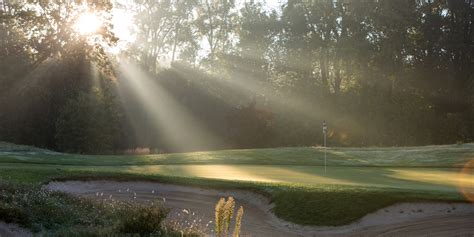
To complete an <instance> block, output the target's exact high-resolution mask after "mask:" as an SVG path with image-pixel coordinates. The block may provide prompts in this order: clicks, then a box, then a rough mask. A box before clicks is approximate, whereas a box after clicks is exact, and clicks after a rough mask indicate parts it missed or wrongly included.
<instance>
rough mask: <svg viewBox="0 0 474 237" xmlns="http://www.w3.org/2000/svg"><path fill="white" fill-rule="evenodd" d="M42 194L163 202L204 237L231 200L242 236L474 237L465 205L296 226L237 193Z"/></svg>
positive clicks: (69, 187)
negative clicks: (239, 213)
mask: <svg viewBox="0 0 474 237" xmlns="http://www.w3.org/2000/svg"><path fill="white" fill-rule="evenodd" d="M47 188H48V189H50V190H55V191H62V192H67V193H72V194H75V195H81V196H86V197H92V198H95V199H104V200H107V199H118V200H135V201H139V202H147V201H150V200H155V199H159V200H165V205H166V206H167V207H169V208H171V210H172V211H171V213H170V218H172V219H178V220H182V221H183V222H184V221H191V222H192V221H194V220H196V221H197V223H198V224H200V225H201V226H202V227H203V228H206V225H208V227H207V229H206V231H207V233H209V234H212V233H211V230H212V223H209V222H210V221H212V220H213V218H214V205H215V203H216V202H217V200H218V199H219V198H220V197H227V196H233V197H234V198H235V199H236V203H237V206H240V205H242V206H244V209H245V214H244V218H243V228H242V236H427V235H429V236H474V205H473V204H466V203H452V204H450V203H401V204H397V205H393V206H390V207H387V208H383V209H381V210H378V211H376V212H374V213H371V214H368V215H367V216H365V217H364V218H362V219H360V220H359V221H357V222H355V223H352V224H350V225H346V226H339V227H312V226H300V225H296V224H292V223H289V222H286V221H283V220H281V219H279V218H277V217H276V216H275V215H274V214H273V212H271V209H272V208H273V205H272V204H270V202H269V200H268V199H267V198H266V197H264V196H262V195H259V194H255V193H252V192H248V191H240V190H227V191H220V190H213V189H201V188H193V187H184V186H177V185H167V184H159V183H152V182H114V181H91V182H81V181H67V182H52V183H50V184H48V185H47Z"/></svg>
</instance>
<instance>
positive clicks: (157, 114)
mask: <svg viewBox="0 0 474 237" xmlns="http://www.w3.org/2000/svg"><path fill="white" fill-rule="evenodd" d="M119 66H120V67H119V70H120V71H121V72H122V73H123V77H120V78H119V93H120V94H121V96H120V97H121V98H122V99H125V98H123V97H125V96H124V95H125V94H126V92H128V93H130V96H133V97H136V98H137V99H138V101H139V102H140V104H141V105H142V106H144V108H146V112H147V115H148V118H149V119H150V120H149V121H152V123H153V124H154V126H155V128H154V129H156V131H160V132H161V133H162V135H163V138H164V141H163V142H164V143H166V144H167V145H168V146H169V147H172V148H173V149H175V150H179V149H182V148H183V147H186V148H188V149H191V150H199V149H212V148H213V147H220V146H221V145H222V141H221V139H218V138H217V137H215V135H214V134H211V133H210V131H208V130H207V129H206V127H205V126H203V125H202V123H201V121H199V119H197V118H195V117H193V115H192V114H191V113H188V111H187V110H186V108H184V107H183V106H182V105H181V103H180V102H179V101H177V100H176V99H175V98H174V97H173V95H171V94H170V93H169V92H167V91H166V89H165V88H163V87H162V86H161V85H160V83H159V81H157V80H152V78H150V77H149V76H148V75H147V73H146V72H144V71H142V70H141V69H140V68H139V67H138V66H136V65H134V64H133V63H130V62H127V60H122V62H121V63H120V65H119ZM123 102H125V101H123ZM125 109H126V113H128V114H129V115H130V118H132V120H134V119H133V118H134V115H133V113H131V112H132V111H127V110H128V109H130V108H127V106H125ZM139 122H141V121H139ZM132 123H133V122H132ZM132 126H133V127H134V129H136V130H138V129H137V128H138V126H140V125H139V124H135V125H133V124H132Z"/></svg>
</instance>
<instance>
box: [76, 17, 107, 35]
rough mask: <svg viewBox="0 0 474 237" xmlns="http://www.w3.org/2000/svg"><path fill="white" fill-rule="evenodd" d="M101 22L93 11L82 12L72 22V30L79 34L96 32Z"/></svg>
mask: <svg viewBox="0 0 474 237" xmlns="http://www.w3.org/2000/svg"><path fill="white" fill-rule="evenodd" d="M102 24H103V22H102V21H101V20H100V19H99V17H98V16H97V15H96V14H94V13H83V14H81V15H80V16H79V18H78V19H77V21H76V24H74V30H75V31H77V32H78V33H80V34H81V35H90V34H94V33H97V31H98V30H99V29H100V27H101V26H102Z"/></svg>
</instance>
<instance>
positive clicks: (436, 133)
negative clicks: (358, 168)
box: [0, 0, 474, 153]
mask: <svg viewBox="0 0 474 237" xmlns="http://www.w3.org/2000/svg"><path fill="white" fill-rule="evenodd" d="M84 4H87V5H88V6H87V7H88V8H89V9H95V10H100V11H104V12H107V13H109V14H112V13H113V9H123V10H124V11H126V12H128V14H131V15H132V16H133V20H134V23H133V26H132V27H131V28H132V29H131V32H133V34H134V35H135V40H134V41H133V42H130V43H129V44H128V45H127V47H123V48H121V51H120V53H118V54H119V55H115V54H114V55H111V53H110V52H108V51H107V50H108V47H114V46H116V45H118V44H119V42H120V40H121V39H120V38H118V37H117V36H116V35H115V34H114V33H113V28H114V27H117V26H114V25H113V21H112V17H111V16H110V15H107V14H105V16H104V17H103V21H104V24H103V27H102V28H101V30H100V31H99V32H98V33H97V35H96V36H95V37H94V39H93V40H91V38H85V37H83V36H80V35H79V34H78V33H77V32H74V30H73V29H72V27H71V25H72V24H73V22H74V19H75V17H77V12H78V10H77V9H78V8H80V7H81V6H83V5H84ZM122 4H123V5H120V4H118V3H110V2H107V1H97V2H94V1H75V2H71V3H54V2H45V1H24V2H18V1H14V2H10V1H5V0H3V1H0V19H1V24H0V72H1V73H0V140H5V141H11V142H16V143H21V144H31V145H35V146H39V147H46V148H50V149H55V150H60V151H67V152H78V153H111V152H120V151H123V150H126V149H130V148H135V147H149V148H151V149H155V150H156V151H158V152H173V151H189V150H205V149H224V148H256V147H277V146H309V145H318V144H321V143H322V132H321V124H322V121H323V120H325V121H327V122H328V125H329V143H330V144H331V145H337V146H408V145H427V144H445V143H457V142H472V141H473V139H474V61H473V57H474V34H473V27H474V25H473V21H474V3H473V2H472V1H471V0H396V1H392V0H364V1H352V0H318V1H313V0H288V1H282V3H281V4H280V5H279V6H278V7H277V8H276V9H271V8H270V7H268V5H266V4H265V3H262V2H259V1H232V0H221V1H216V0H193V1H182V0H160V1H147V0H142V1H131V2H130V3H128V4H127V3H122ZM124 61H129V62H130V65H131V64H133V65H135V66H136V68H137V70H138V71H139V72H140V73H138V72H137V73H127V71H126V70H127V69H124V70H122V69H120V68H121V67H120V64H122V65H126V64H125V63H123V62H124ZM125 67H127V66H125ZM129 71H130V70H129ZM137 88H138V89H137ZM178 109H179V111H178ZM204 133H205V134H206V136H204V135H203V134H204ZM200 137H201V138H202V139H199V138H200ZM203 137H209V139H204V138H203ZM211 138H212V139H211Z"/></svg>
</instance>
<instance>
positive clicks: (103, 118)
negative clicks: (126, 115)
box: [56, 90, 118, 153]
mask: <svg viewBox="0 0 474 237" xmlns="http://www.w3.org/2000/svg"><path fill="white" fill-rule="evenodd" d="M117 132H118V114H117V110H116V108H115V105H114V101H113V98H112V97H110V96H109V95H104V94H103V93H102V92H100V91H98V90H95V91H94V92H91V93H82V92H81V93H79V95H78V96H77V98H75V99H71V100H70V101H68V102H67V103H66V104H65V106H64V107H63V109H62V110H61V113H60V115H59V118H58V121H57V122H56V143H57V146H58V148H59V149H60V150H62V151H66V152H74V153H104V152H110V151H111V150H112V149H113V145H114V139H115V137H116V136H117Z"/></svg>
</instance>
